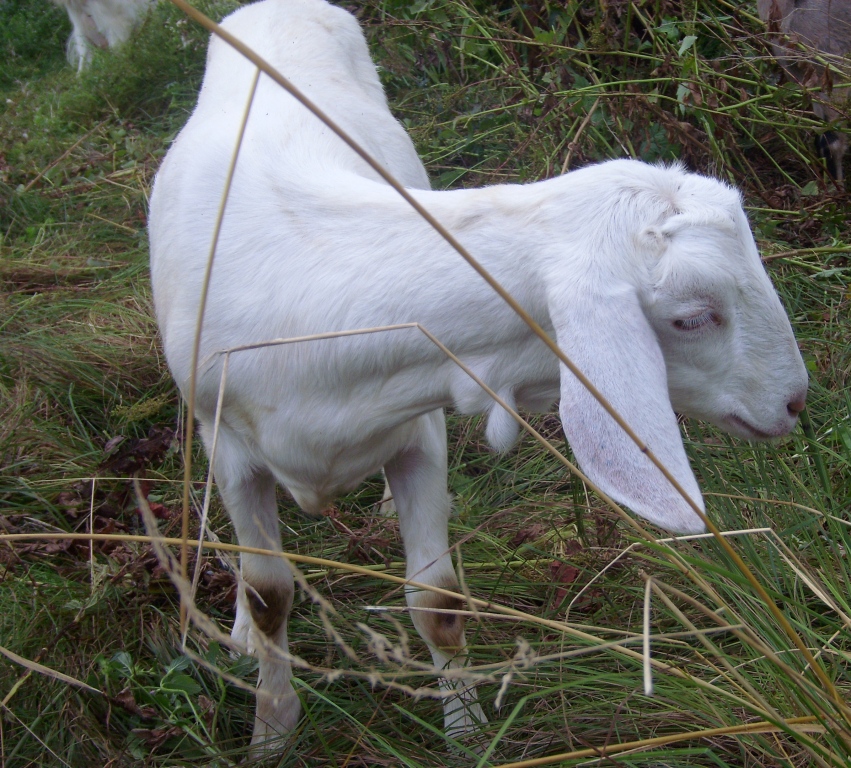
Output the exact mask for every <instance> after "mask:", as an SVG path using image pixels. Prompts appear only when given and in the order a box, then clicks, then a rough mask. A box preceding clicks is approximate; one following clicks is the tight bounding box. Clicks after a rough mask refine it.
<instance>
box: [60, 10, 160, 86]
mask: <svg viewBox="0 0 851 768" xmlns="http://www.w3.org/2000/svg"><path fill="white" fill-rule="evenodd" d="M53 2H54V3H56V5H58V6H60V7H62V8H64V9H65V10H66V11H68V18H70V19H71V26H72V27H73V30H72V31H71V37H70V38H68V47H67V51H66V53H67V56H68V62H69V63H70V64H71V66H72V67H76V68H77V71H78V72H82V71H83V70H84V69H85V68H86V67H87V66H88V64H89V62H90V61H91V60H92V46H95V47H96V48H114V47H115V46H116V45H120V44H121V43H124V42H126V41H127V40H128V39H129V38H130V35H131V34H133V31H134V30H135V29H136V27H137V26H138V25H139V24H140V23H141V22H142V19H144V18H145V14H146V13H147V12H148V9H149V8H150V7H151V6H152V5H153V4H154V3H155V2H156V0H53Z"/></svg>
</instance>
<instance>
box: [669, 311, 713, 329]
mask: <svg viewBox="0 0 851 768" xmlns="http://www.w3.org/2000/svg"><path fill="white" fill-rule="evenodd" d="M710 324H711V325H720V324H721V318H720V317H718V315H716V314H715V313H714V312H712V311H711V310H707V311H706V312H701V313H700V314H697V315H692V316H691V317H683V318H680V319H678V320H674V328H676V329H678V330H680V331H696V330H697V329H698V328H703V327H704V326H707V325H710Z"/></svg>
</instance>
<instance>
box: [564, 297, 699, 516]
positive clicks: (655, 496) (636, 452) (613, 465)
mask: <svg viewBox="0 0 851 768" xmlns="http://www.w3.org/2000/svg"><path fill="white" fill-rule="evenodd" d="M549 310H550V318H551V320H552V322H553V326H554V328H555V332H556V339H557V341H558V344H559V346H560V347H561V348H562V349H563V350H564V352H565V353H566V354H567V356H568V357H569V358H570V359H571V360H572V361H573V362H574V363H575V364H576V366H577V367H578V368H579V370H581V371H582V372H583V373H584V374H585V375H586V376H587V377H588V379H589V380H590V381H591V382H592V383H593V384H594V385H595V386H596V387H597V388H598V389H599V390H600V392H601V393H602V394H603V396H604V397H606V399H607V400H608V401H609V402H610V403H611V404H612V405H613V406H614V408H615V410H617V411H618V413H620V415H621V416H622V417H623V419H624V420H625V421H626V423H627V424H629V425H630V427H631V428H632V429H633V431H634V432H635V433H636V434H637V435H638V436H639V438H640V439H641V440H643V441H644V442H645V443H646V445H647V447H648V448H649V449H650V450H651V451H652V452H653V453H654V454H655V455H656V457H657V458H658V459H659V460H660V461H661V462H662V463H663V464H664V465H665V467H667V469H668V471H669V472H670V473H671V474H672V475H673V476H674V478H676V480H677V481H678V482H679V483H680V485H681V486H682V487H683V489H684V490H685V491H686V493H688V494H689V496H691V498H692V499H693V500H694V501H695V502H696V503H697V504H698V506H699V507H700V508H701V510H702V509H703V499H702V497H701V495H700V490H699V489H698V487H697V481H696V480H695V478H694V474H693V473H692V471H691V468H690V467H689V463H688V459H687V458H686V454H685V450H684V448H683V443H682V438H681V437H680V431H679V428H678V426H677V420H676V417H675V415H674V412H673V409H672V408H671V402H670V399H669V398H668V384H667V377H666V372H665V360H664V358H663V356H662V351H661V349H660V348H659V344H658V342H657V340H656V335H655V334H654V332H653V329H652V328H651V327H650V324H649V323H648V322H647V319H646V317H645V316H644V313H643V312H642V310H641V305H640V304H639V301H638V296H637V294H636V291H635V289H634V288H632V287H631V286H628V285H624V284H620V285H617V284H614V285H611V286H610V287H607V288H606V289H605V290H593V291H591V290H589V291H582V292H576V291H575V290H570V291H569V292H553V294H552V295H551V296H550V299H549ZM560 370H561V405H560V407H559V411H560V414H561V420H562V424H563V426H564V431H565V434H566V435H567V439H568V442H569V443H570V446H571V448H572V449H573V453H574V455H575V456H576V459H577V461H578V462H579V465H580V467H581V468H582V470H583V471H584V472H585V473H586V474H587V475H588V476H589V477H590V478H591V480H593V481H594V482H595V483H596V484H597V485H598V486H599V487H600V489H601V490H602V491H604V492H605V493H607V494H608V495H610V496H611V497H612V498H613V499H615V500H616V501H618V502H620V503H622V504H625V505H627V506H628V507H630V509H632V511H633V512H635V513H636V514H638V515H640V516H641V517H644V518H646V519H647V520H649V521H650V522H652V523H655V524H656V525H658V526H660V527H662V528H665V529H667V530H670V531H674V532H676V533H700V532H702V531H703V530H704V525H703V522H702V521H701V520H700V518H699V517H698V516H697V514H695V512H694V510H693V509H692V508H691V507H690V506H689V505H688V503H687V502H686V501H685V499H683V497H682V496H681V495H680V494H679V493H678V492H677V490H676V489H675V488H674V487H673V486H672V485H671V484H670V482H668V480H667V479H666V478H665V476H664V475H663V474H662V473H661V472H660V471H659V470H658V469H657V468H656V467H655V466H654V465H653V463H652V462H651V461H650V459H648V458H647V456H646V455H645V454H644V453H643V452H642V451H641V450H640V449H639V448H638V446H637V445H636V444H635V443H634V442H633V441H632V440H631V439H630V438H629V436H628V435H627V434H626V432H624V431H623V429H621V427H620V426H618V424H617V423H616V422H615V420H614V419H613V418H612V417H611V416H610V415H609V414H608V413H606V411H605V410H603V407H602V406H601V405H600V404H599V403H598V402H597V401H596V400H595V399H594V397H593V396H592V395H591V394H590V393H589V392H588V390H587V389H586V388H585V387H584V386H583V385H582V383H581V382H580V381H579V380H578V379H577V378H576V377H575V376H574V375H573V374H572V373H571V372H570V371H569V370H568V369H567V368H566V367H565V366H564V365H560Z"/></svg>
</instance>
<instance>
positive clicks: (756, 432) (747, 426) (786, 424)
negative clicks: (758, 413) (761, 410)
mask: <svg viewBox="0 0 851 768" xmlns="http://www.w3.org/2000/svg"><path fill="white" fill-rule="evenodd" d="M797 421H798V420H797V419H791V418H788V419H786V420H784V421H783V422H781V423H777V424H774V425H772V427H771V428H769V429H760V428H759V427H757V426H754V425H753V424H752V423H750V422H749V421H746V420H745V419H743V418H742V417H741V416H738V415H737V414H735V413H729V414H727V415H725V416H724V417H722V418H721V419H720V421H718V422H716V423H717V426H719V427H721V428H722V429H723V430H724V431H725V432H729V433H730V434H731V435H734V436H735V437H741V438H744V439H745V440H757V441H760V442H765V441H767V440H777V439H778V438H781V437H783V436H784V435H788V434H789V433H790V432H791V431H792V430H793V429H794V428H795V424H797Z"/></svg>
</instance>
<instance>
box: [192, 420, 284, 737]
mask: <svg viewBox="0 0 851 768" xmlns="http://www.w3.org/2000/svg"><path fill="white" fill-rule="evenodd" d="M202 434H203V435H204V438H205V443H206V444H207V450H208V451H209V450H210V446H211V442H212V441H211V440H209V439H207V438H208V434H207V430H206V429H203V428H202ZM246 459H247V452H246V451H245V449H244V448H243V447H242V446H241V445H239V444H236V443H235V442H234V438H232V437H231V436H230V435H229V434H228V430H227V428H226V427H224V426H221V428H220V430H219V436H218V443H217V446H216V460H215V467H214V474H215V478H216V485H217V487H218V489H219V494H220V495H221V497H222V501H223V502H224V505H225V509H227V511H228V514H229V515H230V518H231V520H232V521H233V525H234V528H235V530H236V536H237V540H238V541H239V543H240V544H241V545H242V546H245V547H256V548H262V549H269V550H272V551H274V552H280V551H281V533H280V523H279V520H278V508H277V502H276V499H275V480H274V478H273V477H272V475H271V474H270V473H269V472H268V471H266V470H265V469H262V470H261V469H257V468H256V467H252V466H250V465H249V464H248V463H247V461H246ZM240 566H241V567H240V571H241V573H242V579H241V581H240V585H239V591H238V597H237V611H236V621H235V622H234V628H233V633H232V634H233V637H234V639H236V640H238V641H240V642H242V643H244V644H245V645H247V646H248V648H249V649H250V650H251V652H252V653H256V654H257V656H258V660H259V665H260V671H259V673H258V676H257V714H256V718H255V720H254V735H253V737H252V740H251V743H252V744H260V743H262V742H264V741H266V740H267V739H272V738H275V737H276V736H279V735H281V734H286V733H288V732H290V731H291V730H293V728H295V726H296V724H297V723H298V719H299V714H300V704H299V700H298V697H297V696H296V694H295V691H294V690H293V687H292V669H291V667H290V663H289V661H287V660H286V659H284V658H283V657H282V655H281V654H280V653H276V651H275V648H274V646H277V647H278V648H280V649H281V650H283V651H284V652H287V651H288V644H287V617H288V615H289V612H290V608H291V607H292V603H293V588H294V585H293V574H292V571H290V566H289V565H288V563H287V562H286V561H285V560H284V559H283V558H280V557H271V556H268V555H256V554H249V553H243V554H242V555H241V556H240Z"/></svg>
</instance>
